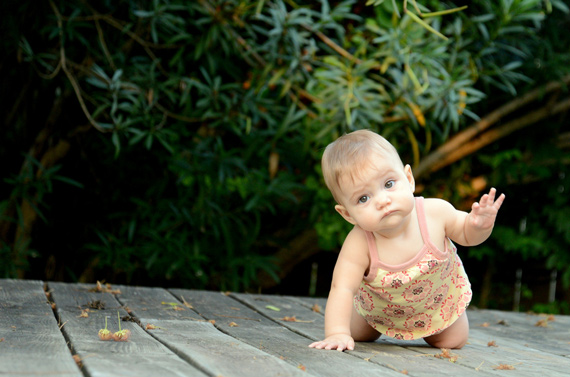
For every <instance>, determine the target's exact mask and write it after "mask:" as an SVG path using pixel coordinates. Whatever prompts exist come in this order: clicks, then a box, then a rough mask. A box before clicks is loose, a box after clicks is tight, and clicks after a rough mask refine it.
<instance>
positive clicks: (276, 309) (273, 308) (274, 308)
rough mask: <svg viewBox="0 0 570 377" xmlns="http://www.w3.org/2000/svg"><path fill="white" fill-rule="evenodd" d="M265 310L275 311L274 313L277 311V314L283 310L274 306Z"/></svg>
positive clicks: (269, 306)
mask: <svg viewBox="0 0 570 377" xmlns="http://www.w3.org/2000/svg"><path fill="white" fill-rule="evenodd" d="M265 309H269V310H273V311H276V312H280V311H281V309H279V308H278V307H277V306H273V305H267V306H266V307H265Z"/></svg>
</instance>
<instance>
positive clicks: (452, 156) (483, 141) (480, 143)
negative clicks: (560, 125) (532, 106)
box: [414, 98, 570, 177]
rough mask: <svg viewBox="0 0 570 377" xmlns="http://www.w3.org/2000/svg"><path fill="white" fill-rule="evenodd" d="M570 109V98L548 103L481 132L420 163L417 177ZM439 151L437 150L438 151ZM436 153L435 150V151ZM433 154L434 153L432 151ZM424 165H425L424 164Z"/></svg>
mask: <svg viewBox="0 0 570 377" xmlns="http://www.w3.org/2000/svg"><path fill="white" fill-rule="evenodd" d="M569 109H570V98H567V99H565V100H562V101H560V102H558V103H555V104H548V105H546V106H544V107H543V108H541V109H539V110H536V111H533V112H531V113H528V114H525V115H524V116H522V117H520V118H517V119H514V120H511V121H509V122H507V123H505V124H503V125H501V126H499V127H497V128H496V129H493V130H489V131H487V132H484V133H482V134H480V135H479V136H477V137H475V138H474V139H473V140H471V141H469V142H467V143H464V144H463V145H461V146H460V147H458V148H457V149H454V150H453V151H451V152H448V153H447V154H445V155H441V154H438V156H439V159H438V160H437V161H433V162H431V161H430V165H429V166H428V165H426V164H424V163H425V160H424V162H422V164H420V166H419V167H418V169H416V171H415V172H414V175H415V176H416V177H421V176H423V175H426V174H428V173H431V172H434V171H437V170H439V169H442V168H444V167H445V166H447V165H450V164H452V163H454V162H455V161H458V160H460V159H462V158H464V157H465V156H467V155H470V154H471V153H473V152H476V151H478V150H479V149H481V148H483V147H485V146H487V145H489V144H491V143H493V142H495V141H496V140H498V139H501V138H503V137H505V136H507V135H510V134H511V133H513V132H515V131H517V130H520V129H521V128H524V127H527V126H529V125H531V124H534V123H536V122H538V121H540V120H542V119H544V118H547V117H549V116H551V115H554V114H557V113H559V112H562V111H566V110H569ZM436 152H437V151H436ZM434 153H435V152H434ZM432 155H433V153H432ZM422 165H423V166H422Z"/></svg>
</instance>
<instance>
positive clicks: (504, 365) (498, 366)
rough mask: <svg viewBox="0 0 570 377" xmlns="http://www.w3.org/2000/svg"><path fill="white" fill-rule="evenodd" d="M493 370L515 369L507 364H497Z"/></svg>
mask: <svg viewBox="0 0 570 377" xmlns="http://www.w3.org/2000/svg"><path fill="white" fill-rule="evenodd" d="M493 369H497V370H514V369H515V367H514V366H512V365H509V364H499V365H497V366H496V367H493Z"/></svg>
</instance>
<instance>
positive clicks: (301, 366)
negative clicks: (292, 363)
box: [297, 364, 307, 371]
mask: <svg viewBox="0 0 570 377" xmlns="http://www.w3.org/2000/svg"><path fill="white" fill-rule="evenodd" d="M297 368H299V369H301V370H302V371H306V370H307V367H306V366H304V365H303V364H299V365H298V366H297Z"/></svg>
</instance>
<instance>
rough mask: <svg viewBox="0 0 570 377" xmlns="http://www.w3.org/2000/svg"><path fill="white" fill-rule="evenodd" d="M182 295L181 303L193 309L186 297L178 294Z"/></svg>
mask: <svg viewBox="0 0 570 377" xmlns="http://www.w3.org/2000/svg"><path fill="white" fill-rule="evenodd" d="M180 297H182V303H183V304H184V306H185V307H187V308H189V309H194V307H193V306H192V305H190V304H189V303H188V302H187V301H186V299H185V298H184V296H180Z"/></svg>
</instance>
